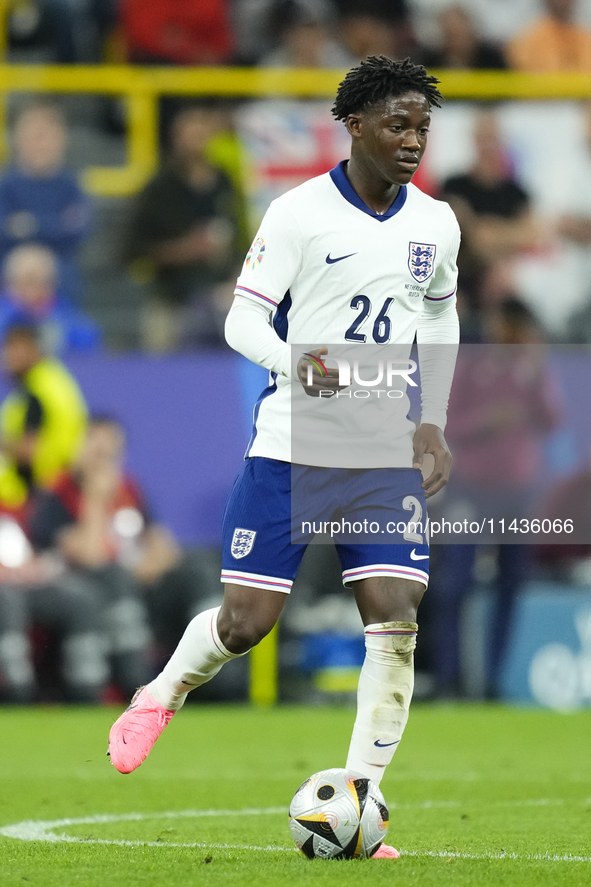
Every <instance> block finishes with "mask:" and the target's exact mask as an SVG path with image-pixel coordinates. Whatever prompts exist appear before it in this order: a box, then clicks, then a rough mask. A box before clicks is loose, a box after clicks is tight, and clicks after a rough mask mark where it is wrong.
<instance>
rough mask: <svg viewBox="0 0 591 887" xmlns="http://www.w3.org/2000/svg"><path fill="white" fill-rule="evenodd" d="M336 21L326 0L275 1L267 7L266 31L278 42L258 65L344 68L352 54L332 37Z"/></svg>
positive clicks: (350, 60) (348, 63) (350, 59)
mask: <svg viewBox="0 0 591 887" xmlns="http://www.w3.org/2000/svg"><path fill="white" fill-rule="evenodd" d="M335 22H336V18H335V10H334V7H333V6H332V4H331V3H330V2H329V0H277V2H276V3H275V4H274V5H273V6H272V7H271V9H270V10H269V30H270V32H271V35H272V37H273V39H274V42H275V43H276V44H277V45H276V48H275V49H274V50H273V51H272V52H270V53H269V54H267V55H265V56H264V57H263V58H262V59H261V61H260V64H261V65H263V66H264V67H269V68H346V67H347V66H349V65H350V64H352V56H351V55H349V53H348V52H347V50H346V49H345V47H344V46H343V45H342V44H341V43H340V42H339V41H338V40H337V39H336V38H335V36H334V33H335ZM355 62H357V59H356V58H355Z"/></svg>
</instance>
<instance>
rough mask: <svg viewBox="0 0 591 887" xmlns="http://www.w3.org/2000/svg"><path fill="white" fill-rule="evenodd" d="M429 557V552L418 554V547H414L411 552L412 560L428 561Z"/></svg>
mask: <svg viewBox="0 0 591 887" xmlns="http://www.w3.org/2000/svg"><path fill="white" fill-rule="evenodd" d="M428 557H429V555H428V554H416V548H413V550H412V551H411V553H410V559H411V561H426V560H427V559H428Z"/></svg>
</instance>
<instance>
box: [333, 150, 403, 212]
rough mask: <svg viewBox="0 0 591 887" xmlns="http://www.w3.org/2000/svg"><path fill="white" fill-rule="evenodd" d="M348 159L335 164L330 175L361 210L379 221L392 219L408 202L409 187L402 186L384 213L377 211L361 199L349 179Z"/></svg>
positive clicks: (342, 191)
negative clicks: (346, 169)
mask: <svg viewBox="0 0 591 887" xmlns="http://www.w3.org/2000/svg"><path fill="white" fill-rule="evenodd" d="M347 163H348V161H347V160H341V162H340V163H339V165H338V166H335V168H334V169H331V171H330V177H331V179H332V180H333V182H334V183H335V185H336V186H337V188H338V189H339V191H340V192H341V194H342V195H343V197H344V198H345V200H347V201H348V202H349V203H351V204H352V205H353V206H355V207H356V208H357V209H360V210H361V212H364V213H366V214H367V215H368V216H371V217H372V219H377V220H378V222H385V221H386V220H387V219H391V218H392V216H395V215H396V213H397V212H400V210H401V209H402V207H403V206H404V204H405V203H406V197H407V193H408V192H407V189H406V185H401V186H400V191H399V192H398V194H397V195H396V199H395V201H394V203H393V204H392V206H390V208H389V209H388V210H386V212H385V213H384V214H383V215H380V214H379V213H376V212H374V211H373V209H371V208H370V207H369V206H368V205H367V203H365V201H364V200H362V199H361V197H360V196H359V194H358V193H357V191H356V190H355V188H354V187H353V185H352V184H351V182H350V181H349V179H348V178H347V173H346V171H345V168H346V166H347Z"/></svg>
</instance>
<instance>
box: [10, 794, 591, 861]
mask: <svg viewBox="0 0 591 887" xmlns="http://www.w3.org/2000/svg"><path fill="white" fill-rule="evenodd" d="M509 803H511V804H514V805H517V804H523V805H524V806H534V805H535V806H546V805H548V804H555V803H562V802H561V800H560V799H554V800H552V799H546V798H541V799H539V800H529V801H522V802H519V801H514V802H509ZM451 805H453V806H457V803H456V802H455V801H425V802H423V803H422V804H417V805H416V806H417V807H419V808H422V809H428V808H430V807H436V806H439V807H441V806H451ZM392 806H394V805H392ZM401 806H402V805H401ZM404 806H405V807H407V808H408V807H409V806H410V805H404ZM285 812H286V811H285V808H284V807H246V808H243V809H242V810H220V809H214V810H167V811H164V812H160V813H99V814H96V815H94V816H83V817H76V818H65V819H53V820H34V819H29V820H24V821H23V822H18V823H15V824H14V825H6V826H3V827H1V828H0V835H2V836H3V837H5V838H13V839H16V840H20V841H46V842H49V843H52V844H55V843H68V844H110V845H115V846H119V847H185V848H199V849H214V850H255V851H258V852H280V853H292V852H296V853H297V852H299V851H298V850H297V848H295V847H275V846H273V845H268V846H266V847H260V846H257V845H253V844H226V843H211V842H201V841H194V842H186V843H185V842H176V841H130V840H125V839H107V838H84V837H75V836H73V835H66V834H56V833H55V832H53V831H50V829H54V828H66V827H68V826H73V825H104V824H109V823H115V822H141V821H144V820H149V819H169V820H170V819H191V818H203V817H220V816H226V817H228V816H268V815H277V814H284V815H285ZM400 853H401V855H402V856H408V857H416V858H420V857H427V858H432V859H433V858H434V859H459V860H462V859H472V860H486V859H489V860H495V859H498V860H504V859H510V860H516V861H523V862H585V863H588V862H591V856H574V855H572V854H568V853H566V854H563V855H558V854H551V853H513V852H510V851H501V852H499V853H492V852H485V853H468V852H465V851H452V850H401V851H400Z"/></svg>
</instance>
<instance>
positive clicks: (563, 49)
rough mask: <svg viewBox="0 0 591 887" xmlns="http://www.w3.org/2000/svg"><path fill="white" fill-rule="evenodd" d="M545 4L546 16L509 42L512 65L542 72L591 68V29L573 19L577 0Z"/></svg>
mask: <svg viewBox="0 0 591 887" xmlns="http://www.w3.org/2000/svg"><path fill="white" fill-rule="evenodd" d="M545 6H546V11H547V14H546V16H544V17H543V18H541V19H538V20H537V21H536V22H534V23H533V24H532V25H531V26H529V27H527V28H525V29H524V30H523V31H521V32H520V33H519V34H517V35H516V36H515V37H514V38H513V40H511V41H510V42H509V43H508V45H507V47H506V55H507V59H508V61H509V64H510V66H511V67H512V68H515V69H516V70H518V71H531V72H532V73H539V74H545V73H550V72H552V71H591V31H589V30H587V29H586V28H583V27H581V26H580V25H578V24H576V23H575V22H574V21H573V19H574V15H575V12H576V8H577V0H545Z"/></svg>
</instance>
